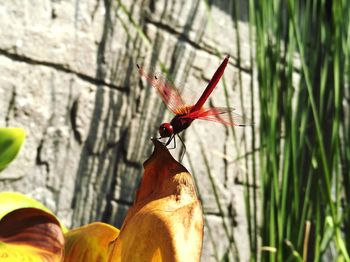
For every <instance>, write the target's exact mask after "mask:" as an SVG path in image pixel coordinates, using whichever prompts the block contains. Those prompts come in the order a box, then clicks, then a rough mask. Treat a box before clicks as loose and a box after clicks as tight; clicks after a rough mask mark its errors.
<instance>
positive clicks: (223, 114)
mask: <svg viewBox="0 0 350 262" xmlns="http://www.w3.org/2000/svg"><path fill="white" fill-rule="evenodd" d="M229 58H230V57H229V56H226V57H225V59H224V60H223V62H222V63H221V65H220V66H219V67H218V69H217V70H216V71H215V73H214V75H213V76H212V78H211V80H210V81H209V83H208V85H207V87H206V88H205V90H204V92H203V93H202V95H201V96H200V97H199V99H198V100H197V102H196V103H194V104H186V103H185V99H184V98H183V97H182V92H181V91H180V90H179V89H178V88H176V87H175V86H174V85H173V84H172V83H171V82H170V81H168V80H167V79H166V78H165V77H162V76H160V75H156V74H152V73H148V72H147V71H145V70H144V69H143V68H142V67H140V66H139V65H138V64H137V68H138V71H139V74H140V75H141V76H142V77H144V78H145V79H146V80H147V82H148V83H149V84H150V85H151V86H153V87H154V88H155V89H156V90H157V91H158V94H159V95H160V97H161V98H162V100H163V102H164V103H165V105H166V106H167V107H168V109H169V110H170V111H171V112H172V113H173V114H174V115H175V116H174V117H173V119H171V121H170V122H165V123H162V124H161V125H160V126H159V135H160V137H159V139H163V138H168V139H167V142H165V143H164V144H165V145H166V146H168V145H169V144H170V142H171V141H172V140H173V139H174V138H175V135H177V136H178V137H179V139H180V140H181V142H182V143H183V141H182V139H181V137H180V136H179V133H181V132H182V131H184V130H185V129H187V128H188V127H189V126H190V125H191V124H192V122H193V121H194V120H196V119H200V120H207V121H213V122H217V123H221V124H224V125H227V126H246V125H247V123H246V121H245V120H244V118H243V117H242V116H241V115H239V114H236V113H234V112H232V111H234V108H231V107H205V106H204V104H205V102H206V101H207V100H208V98H209V96H210V95H211V93H212V92H213V90H214V89H215V87H216V86H217V84H218V82H219V80H220V79H221V77H222V75H223V74H224V71H225V68H226V66H227V64H228V62H229ZM174 143H175V145H174V147H176V142H175V139H174ZM183 145H184V143H183Z"/></svg>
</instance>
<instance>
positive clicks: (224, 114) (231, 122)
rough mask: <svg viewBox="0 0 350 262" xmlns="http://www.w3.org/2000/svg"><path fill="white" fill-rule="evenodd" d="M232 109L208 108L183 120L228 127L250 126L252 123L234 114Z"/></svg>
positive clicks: (188, 115)
mask: <svg viewBox="0 0 350 262" xmlns="http://www.w3.org/2000/svg"><path fill="white" fill-rule="evenodd" d="M234 110H235V109H234V108H231V107H208V108H202V109H200V110H198V111H195V112H192V113H189V114H187V115H185V116H183V117H182V118H191V119H202V120H207V121H213V122H218V123H221V124H224V125H228V126H249V125H252V123H251V121H250V120H248V119H246V118H244V117H243V116H241V115H239V114H236V113H234V112H233V111H234Z"/></svg>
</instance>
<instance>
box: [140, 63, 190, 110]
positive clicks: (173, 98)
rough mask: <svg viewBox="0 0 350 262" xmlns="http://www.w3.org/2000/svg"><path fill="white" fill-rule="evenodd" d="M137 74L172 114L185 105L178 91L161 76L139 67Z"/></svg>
mask: <svg viewBox="0 0 350 262" xmlns="http://www.w3.org/2000/svg"><path fill="white" fill-rule="evenodd" d="M138 68H139V73H140V75H141V76H143V77H144V78H145V79H146V80H147V82H148V83H149V84H150V85H151V86H153V87H154V88H155V89H156V90H157V91H158V94H159V95H160V96H161V98H162V100H163V102H164V103H165V105H166V106H167V107H168V108H169V109H170V110H171V111H172V112H173V113H174V114H176V111H177V109H178V108H180V107H182V106H184V105H185V103H184V101H183V99H182V97H181V94H180V92H179V90H178V89H177V88H176V87H175V86H174V85H173V84H172V83H171V82H170V81H169V80H167V79H166V78H165V77H164V76H162V75H161V74H151V73H148V72H146V71H145V70H144V69H143V68H141V67H139V66H138Z"/></svg>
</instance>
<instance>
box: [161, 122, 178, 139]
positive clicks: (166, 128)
mask: <svg viewBox="0 0 350 262" xmlns="http://www.w3.org/2000/svg"><path fill="white" fill-rule="evenodd" d="M173 132H174V130H173V127H172V125H170V124H169V123H163V124H161V125H160V127H159V134H160V136H161V137H169V136H171V135H172V134H173Z"/></svg>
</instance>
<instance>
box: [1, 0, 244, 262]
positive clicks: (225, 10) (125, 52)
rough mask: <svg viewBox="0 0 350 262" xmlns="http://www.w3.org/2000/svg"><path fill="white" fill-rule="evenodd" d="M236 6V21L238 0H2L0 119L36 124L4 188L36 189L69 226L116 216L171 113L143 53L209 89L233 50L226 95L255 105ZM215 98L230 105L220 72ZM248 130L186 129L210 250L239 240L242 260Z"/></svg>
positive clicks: (215, 253) (209, 253)
mask: <svg viewBox="0 0 350 262" xmlns="http://www.w3.org/2000/svg"><path fill="white" fill-rule="evenodd" d="M209 2H211V5H210V6H209ZM236 7H237V8H238V9H237V10H238V11H237V12H236V13H237V14H238V15H239V19H238V23H237V24H235V23H234V21H233V19H232V14H233V12H234V10H235V6H233V4H232V1H229V0H226V1H218V0H215V1H204V0H196V1H166V0H160V1H152V0H150V1H147V0H146V1H131V0H127V1H118V0H115V1H111V0H74V1H73V0H35V1H34V0H11V1H8V0H0V24H1V26H0V72H1V74H0V126H17V127H23V128H25V129H26V131H27V140H26V143H25V146H24V147H23V149H22V151H21V153H20V155H19V156H18V158H17V160H16V161H15V162H14V163H13V164H12V165H11V166H10V167H9V168H8V169H6V171H4V172H2V173H1V174H0V190H1V191H5V190H6V191H9V190H14V191H19V192H22V193H25V194H27V195H30V196H32V197H34V198H36V199H38V200H39V201H41V202H43V203H44V204H45V205H47V206H48V207H49V208H51V209H52V210H53V211H54V212H55V213H56V214H57V215H58V216H59V218H60V219H61V220H62V221H63V222H64V223H65V224H66V225H67V226H69V227H76V226H80V225H82V224H86V223H89V222H92V221H96V220H102V221H105V222H108V223H111V224H114V225H116V226H118V227H119V226H120V225H121V223H122V221H123V217H124V215H125V213H126V211H127V209H128V208H129V207H130V205H131V204H132V201H133V198H134V193H135V190H136V188H137V186H138V183H139V180H140V176H141V175H142V172H143V169H142V163H143V162H144V161H145V160H146V159H147V158H148V156H149V155H150V153H151V151H152V144H151V142H150V140H149V138H150V137H151V136H155V135H156V132H157V130H158V126H159V124H160V123H161V122H162V121H164V120H167V121H169V120H170V119H171V117H172V116H171V114H170V113H169V112H167V110H166V107H165V106H164V105H163V104H162V101H161V99H160V98H159V97H158V96H157V94H156V92H155V90H153V89H152V88H151V87H150V86H148V85H147V84H146V83H145V82H144V81H143V80H141V79H140V77H139V75H138V73H137V68H136V63H138V64H140V65H143V66H144V67H145V68H146V69H149V68H155V69H158V70H160V68H162V67H163V68H166V69H167V70H168V72H169V74H170V75H171V76H172V77H174V79H175V81H177V82H181V83H182V84H180V85H184V86H185V88H188V87H189V88H190V89H192V90H194V91H195V92H197V93H199V94H200V92H201V91H202V90H203V89H204V88H205V83H206V82H207V81H208V80H209V79H210V78H211V75H212V74H213V72H214V71H215V69H216V68H217V66H218V65H219V64H220V63H221V60H222V59H223V58H224V56H225V54H230V55H231V59H230V64H229V65H228V68H227V69H226V72H225V83H226V91H227V92H228V98H229V99H228V101H229V104H230V105H231V106H234V107H236V108H237V113H240V114H242V113H243V112H244V113H246V114H247V115H250V114H251V102H250V97H251V89H250V82H251V76H250V69H251V65H250V46H249V30H248V29H249V28H248V25H247V6H246V1H242V3H241V4H237V6H236ZM235 28H236V29H238V30H239V34H237V31H236V30H235ZM237 37H239V38H238V39H237ZM238 47H239V48H238ZM238 54H239V55H238ZM152 70H153V69H152ZM210 103H211V104H213V105H215V106H227V101H226V99H225V88H224V85H223V82H221V83H220V84H219V86H218V88H217V90H215V91H214V93H213V96H212V98H211V100H210ZM233 132H234V133H233ZM250 132H251V130H250V128H245V129H244V128H235V129H231V128H227V127H224V126H221V125H219V124H216V123H205V122H202V121H196V122H195V123H194V124H193V125H192V126H191V128H190V129H188V130H187V131H186V133H185V134H184V140H185V143H186V147H187V151H186V154H185V157H184V159H183V163H184V165H185V166H186V167H187V168H188V169H189V170H190V171H191V173H192V174H193V175H194V177H195V180H196V182H197V186H198V191H199V193H200V196H201V200H202V204H203V209H204V212H205V214H206V216H205V217H206V227H205V243H204V248H203V256H202V261H216V260H217V259H221V258H222V257H223V256H224V254H225V252H227V250H233V251H232V252H229V254H230V257H231V258H232V256H233V255H232V254H234V253H235V248H234V245H236V249H237V250H238V251H239V257H240V260H242V261H246V260H247V259H248V257H249V242H248V231H247V222H246V217H245V207H244V199H243V192H244V187H243V184H244V177H245V174H246V172H247V170H246V168H245V162H244V158H243V160H241V161H238V160H235V159H236V158H237V157H239V156H244V155H245V154H247V153H249V150H246V149H245V148H250V140H249V139H244V138H245V137H246V138H247V137H249V136H250ZM178 144H179V143H178ZM179 148H181V147H180V146H178V149H177V150H173V151H172V153H173V154H174V155H175V156H176V157H178V154H179ZM213 185H215V187H216V190H213ZM218 201H219V203H220V205H218ZM223 223H225V225H226V230H225V226H223ZM232 234H233V239H234V241H235V244H234V245H232V244H230V243H229V242H230V240H229V239H230V238H231V239H232ZM237 250H236V251H237Z"/></svg>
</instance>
